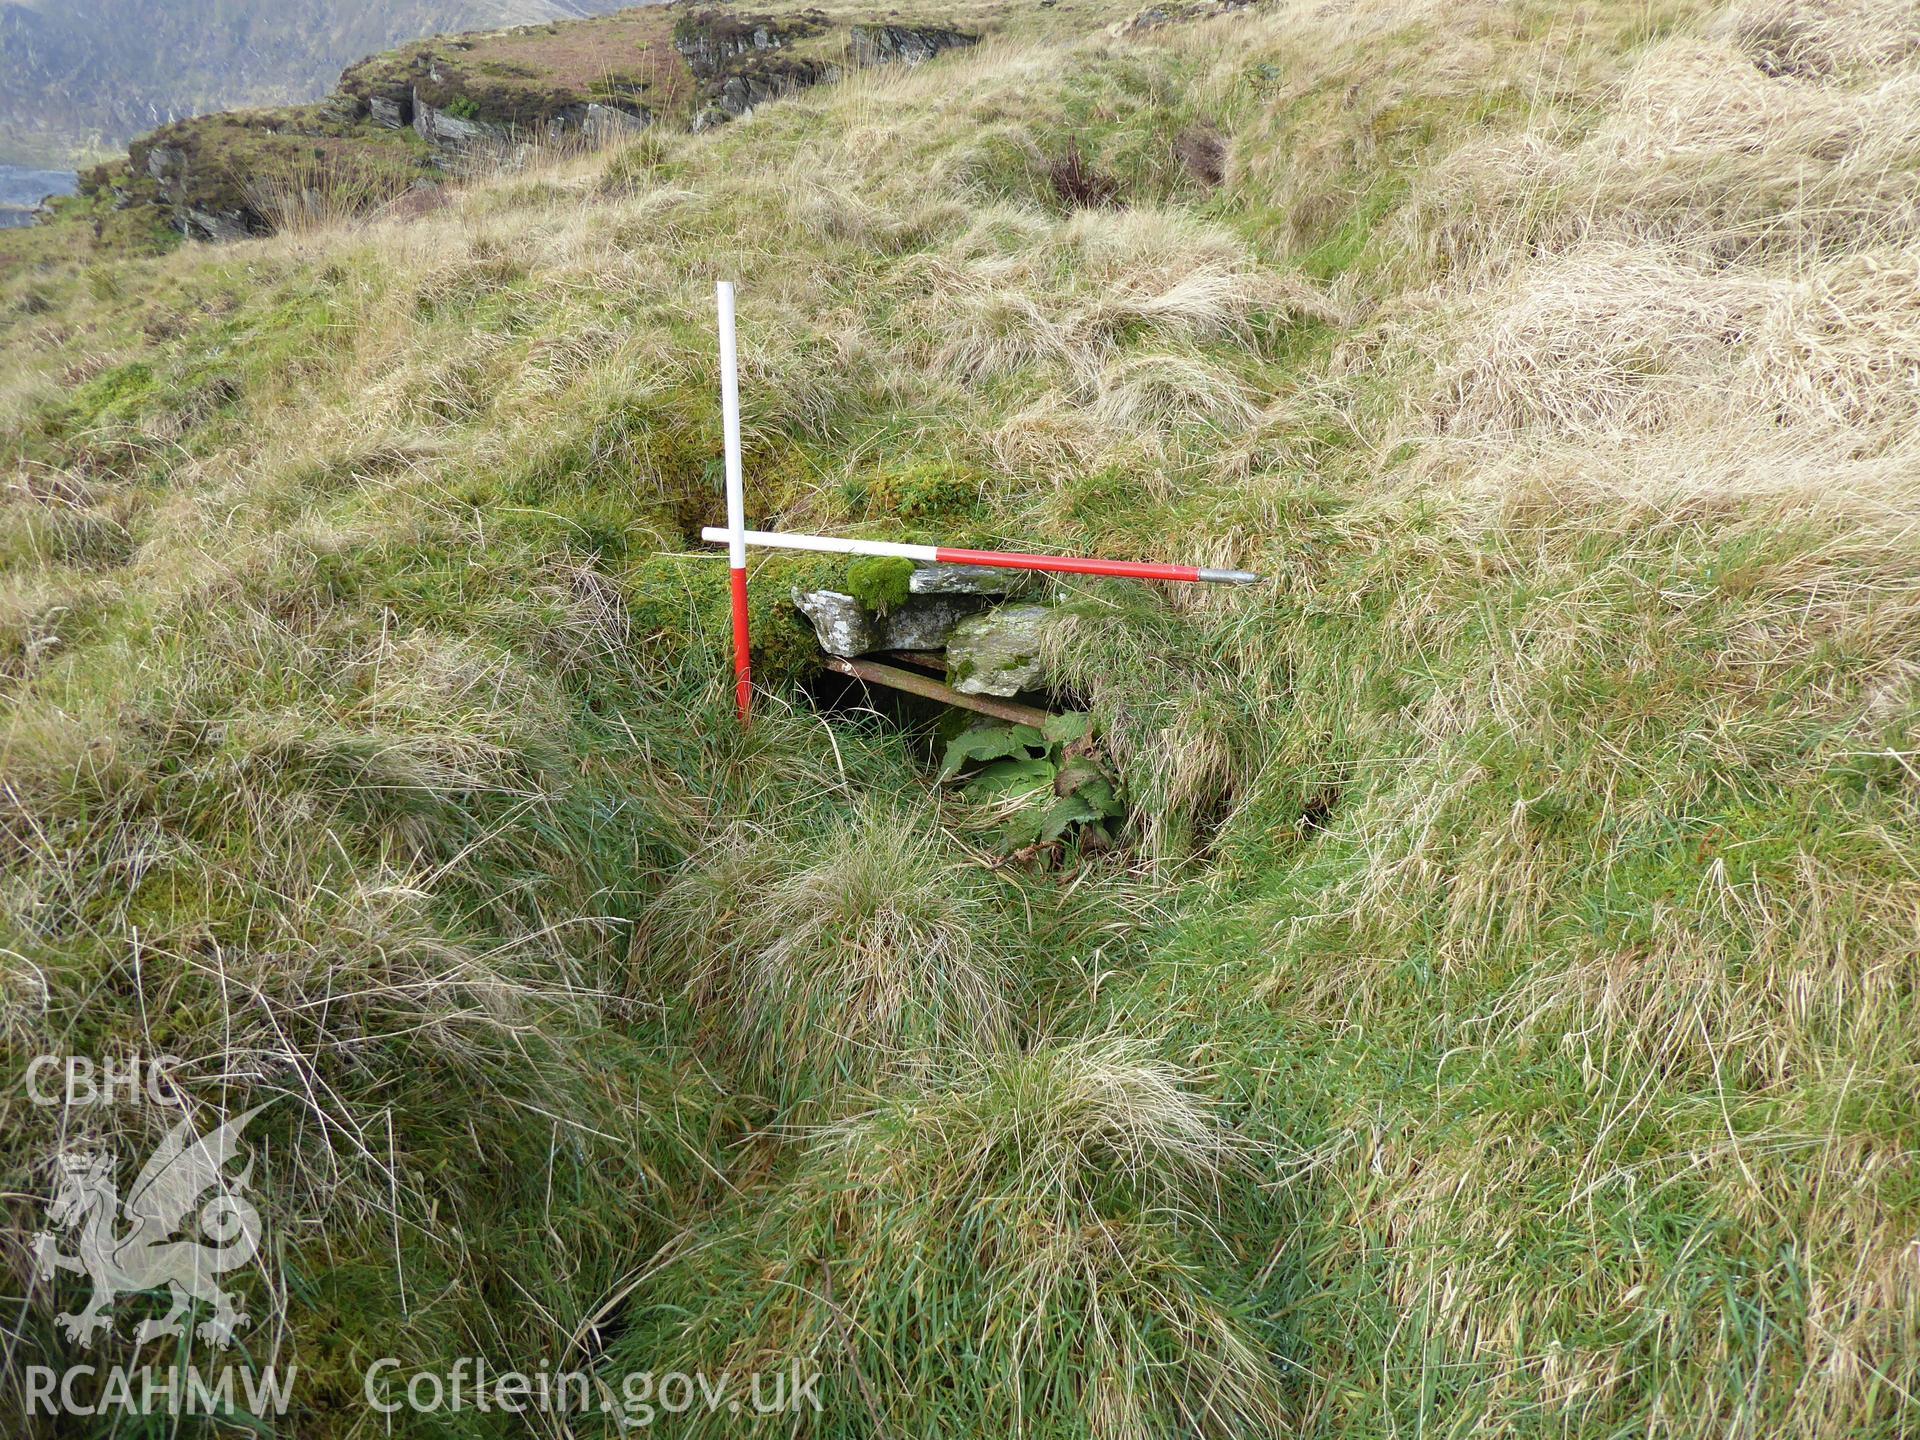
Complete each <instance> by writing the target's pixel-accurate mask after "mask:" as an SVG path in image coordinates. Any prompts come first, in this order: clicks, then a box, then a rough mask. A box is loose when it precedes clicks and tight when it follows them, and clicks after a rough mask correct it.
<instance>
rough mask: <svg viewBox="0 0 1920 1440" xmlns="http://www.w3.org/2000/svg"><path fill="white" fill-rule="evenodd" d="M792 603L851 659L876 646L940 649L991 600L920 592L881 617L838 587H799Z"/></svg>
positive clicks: (823, 644)
mask: <svg viewBox="0 0 1920 1440" xmlns="http://www.w3.org/2000/svg"><path fill="white" fill-rule="evenodd" d="M793 603H794V605H795V606H796V607H797V608H798V609H799V611H800V613H801V614H803V615H805V616H806V617H807V619H809V620H811V621H812V622H813V633H814V634H815V635H816V636H818V637H819V640H820V648H821V649H822V650H824V651H826V652H827V654H829V655H839V656H843V657H845V658H847V659H851V658H852V657H854V656H856V655H869V654H872V653H873V652H874V651H876V650H938V649H940V648H941V647H942V646H943V645H945V644H946V643H947V637H948V636H949V635H951V634H952V633H953V630H954V627H955V626H957V625H958V624H960V622H961V621H963V620H965V619H966V618H967V617H968V616H970V615H973V614H976V613H977V612H978V611H979V609H980V607H981V605H983V604H984V603H986V602H985V600H984V599H983V598H982V597H979V596H972V595H930V596H927V597H925V598H921V597H917V596H916V597H914V598H912V599H909V600H908V601H907V602H906V603H905V604H904V605H900V606H897V607H895V608H894V609H892V610H889V611H888V612H887V613H886V614H885V615H879V614H876V613H875V612H873V611H872V610H869V609H867V607H866V606H864V605H862V604H861V603H860V602H859V601H858V600H856V599H854V598H853V596H851V595H845V594H842V593H841V592H840V591H838V590H795V591H794V592H793Z"/></svg>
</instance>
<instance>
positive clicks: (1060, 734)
mask: <svg viewBox="0 0 1920 1440" xmlns="http://www.w3.org/2000/svg"><path fill="white" fill-rule="evenodd" d="M969 767H976V768H972V769H969ZM940 778H941V780H942V781H943V782H946V781H953V780H956V779H957V780H959V781H960V789H961V793H962V794H964V795H965V796H966V797H967V798H968V799H970V800H975V801H979V802H982V803H986V804H993V805H1000V806H1004V807H1006V809H1007V812H1008V813H1007V815H1006V817H1005V819H1004V821H1003V823H1002V835H1003V837H1004V839H1005V840H1006V842H1007V845H1008V848H1009V849H1020V848H1024V847H1028V846H1047V845H1054V844H1059V843H1065V842H1071V843H1074V844H1076V845H1080V844H1086V843H1089V842H1091V843H1092V844H1094V845H1096V846H1101V847H1104V846H1108V845H1111V844H1112V843H1113V836H1112V833H1111V831H1110V830H1109V828H1108V824H1109V822H1110V821H1114V820H1118V819H1120V818H1121V817H1122V816H1123V815H1125V814H1126V806H1125V804H1123V803H1122V801H1121V798H1120V787H1119V783H1118V782H1117V781H1116V780H1115V778H1114V776H1113V774H1112V772H1111V771H1110V770H1109V769H1108V768H1107V765H1106V763H1105V761H1104V760H1103V759H1102V758H1101V756H1100V753H1099V747H1098V745H1097V743H1096V742H1095V740H1094V738H1093V722H1092V720H1091V718H1090V717H1088V716H1087V715H1084V714H1081V713H1080V712H1078V711H1069V712H1067V713H1066V714H1064V715H1052V716H1049V717H1048V718H1047V722H1046V724H1045V725H1044V726H1040V727H1035V726H1032V725H1021V724H1015V723H1011V722H1008V721H1005V720H981V721H979V722H978V723H977V724H973V725H969V726H968V727H967V728H966V729H964V730H962V731H961V732H960V733H959V734H957V735H955V736H954V737H953V738H952V739H951V740H949V741H948V742H947V745H946V752H945V757H944V759H943V762H942V764H941V767H940Z"/></svg>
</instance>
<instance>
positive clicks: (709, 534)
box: [700, 525, 940, 565]
mask: <svg viewBox="0 0 1920 1440" xmlns="http://www.w3.org/2000/svg"><path fill="white" fill-rule="evenodd" d="M700 538H701V539H702V540H711V541H714V542H716V543H726V542H727V541H729V540H730V539H731V538H732V537H731V536H730V534H729V533H728V532H727V531H725V530H723V529H721V528H720V527H719V526H718V525H708V526H706V527H705V528H704V529H702V530H701V532H700ZM745 540H746V543H747V544H749V545H761V546H766V547H768V548H770V549H774V550H817V551H821V552H822V553H825V554H828V555H888V556H893V557H896V558H898V559H901V560H921V561H924V562H926V563H927V564H929V565H932V564H937V563H938V561H939V558H940V550H939V547H938V546H935V545H904V544H902V543H900V542H899V541H897V540H846V539H842V538H840V537H838V536H834V535H789V534H787V533H786V532H785V531H781V530H749V531H747V532H746V535H745Z"/></svg>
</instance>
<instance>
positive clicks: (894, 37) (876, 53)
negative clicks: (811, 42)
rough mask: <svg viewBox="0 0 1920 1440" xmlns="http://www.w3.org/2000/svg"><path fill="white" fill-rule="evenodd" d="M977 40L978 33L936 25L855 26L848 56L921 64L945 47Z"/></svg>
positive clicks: (875, 61) (877, 61)
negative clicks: (947, 28)
mask: <svg viewBox="0 0 1920 1440" xmlns="http://www.w3.org/2000/svg"><path fill="white" fill-rule="evenodd" d="M979 43H980V37H979V36H978V35H968V34H966V33H964V32H963V31H959V30H946V29H942V28H941V27H940V26H937V25H855V26H854V27H853V29H852V31H851V32H850V33H849V35H848V36H847V57H848V59H850V60H851V61H852V62H853V63H854V64H855V65H920V64H924V63H925V62H926V61H928V60H931V59H932V58H933V57H934V56H936V55H938V54H940V53H941V52H942V51H944V50H956V49H959V48H961V47H963V46H967V45H977V44H979Z"/></svg>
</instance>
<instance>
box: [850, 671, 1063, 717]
mask: <svg viewBox="0 0 1920 1440" xmlns="http://www.w3.org/2000/svg"><path fill="white" fill-rule="evenodd" d="M827 668H828V669H829V670H836V671H838V672H839V673H840V674H842V675H851V676H852V677H853V678H854V679H856V680H864V681H866V682H867V683H868V684H869V685H885V686H886V687H887V688H888V689H891V690H904V691H905V692H906V693H907V694H909V695H918V696H919V697H920V698H921V699H923V700H938V701H939V702H940V703H941V704H942V705H957V706H959V707H960V708H961V709H962V710H973V711H976V712H978V713H979V714H982V715H991V716H993V717H994V718H995V719H996V720H1011V721H1013V723H1014V724H1016V725H1031V726H1033V727H1034V728H1036V729H1038V728H1039V727H1040V726H1042V725H1044V724H1046V723H1047V721H1048V720H1050V719H1052V718H1053V717H1052V716H1050V715H1049V714H1047V712H1046V711H1044V710H1040V709H1036V708H1035V707H1034V706H1032V705H1022V704H1020V703H1019V702H1018V701H1015V700H1002V699H1000V698H999V697H997V696H993V695H962V694H961V693H960V692H959V691H958V690H956V689H954V688H953V687H952V686H951V685H948V684H944V683H943V682H941V681H939V680H935V679H934V678H933V677H932V676H929V675H916V674H914V673H913V672H912V671H911V670H901V669H898V668H896V667H894V666H892V665H880V664H877V663H875V662H874V661H872V660H843V659H841V658H840V657H839V656H838V655H829V656H827Z"/></svg>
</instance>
